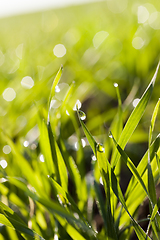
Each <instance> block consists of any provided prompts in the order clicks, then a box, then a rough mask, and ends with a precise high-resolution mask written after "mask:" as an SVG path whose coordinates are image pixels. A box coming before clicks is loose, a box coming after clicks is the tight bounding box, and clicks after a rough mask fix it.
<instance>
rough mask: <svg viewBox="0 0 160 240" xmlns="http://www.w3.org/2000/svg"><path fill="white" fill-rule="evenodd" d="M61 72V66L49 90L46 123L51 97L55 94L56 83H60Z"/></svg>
mask: <svg viewBox="0 0 160 240" xmlns="http://www.w3.org/2000/svg"><path fill="white" fill-rule="evenodd" d="M62 71H63V65H61V67H60V69H59V71H58V73H57V75H56V77H55V78H54V80H53V83H52V88H51V92H50V96H49V100H48V121H49V111H50V104H51V100H52V97H53V96H54V94H55V88H56V86H57V84H58V82H59V81H60V78H61V75H62Z"/></svg>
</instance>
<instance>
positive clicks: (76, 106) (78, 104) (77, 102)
mask: <svg viewBox="0 0 160 240" xmlns="http://www.w3.org/2000/svg"><path fill="white" fill-rule="evenodd" d="M81 106H82V103H81V102H80V101H79V100H77V101H76V104H75V105H74V107H73V110H74V111H77V110H79V109H80V108H81Z"/></svg>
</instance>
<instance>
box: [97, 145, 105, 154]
mask: <svg viewBox="0 0 160 240" xmlns="http://www.w3.org/2000/svg"><path fill="white" fill-rule="evenodd" d="M97 151H98V152H105V149H104V147H103V145H102V144H101V143H98V144H97Z"/></svg>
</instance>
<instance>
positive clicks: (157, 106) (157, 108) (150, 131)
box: [149, 99, 160, 146]
mask: <svg viewBox="0 0 160 240" xmlns="http://www.w3.org/2000/svg"><path fill="white" fill-rule="evenodd" d="M159 104H160V99H159V100H158V102H157V104H156V106H155V108H154V111H153V114H152V118H151V124H150V128H149V146H150V145H151V141H152V134H153V129H154V125H155V121H156V118H157V114H158V110H159Z"/></svg>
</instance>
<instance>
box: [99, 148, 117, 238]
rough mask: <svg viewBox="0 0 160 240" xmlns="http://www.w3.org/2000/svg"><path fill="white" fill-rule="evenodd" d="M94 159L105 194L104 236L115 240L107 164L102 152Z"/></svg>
mask: <svg viewBox="0 0 160 240" xmlns="http://www.w3.org/2000/svg"><path fill="white" fill-rule="evenodd" d="M96 157H97V161H98V165H99V170H100V173H101V176H102V180H103V184H104V190H105V193H106V215H107V219H106V232H107V233H106V235H107V237H108V239H114V240H116V239H118V238H117V233H116V229H115V226H114V218H113V215H112V211H111V199H110V197H111V195H110V185H111V183H110V178H109V169H108V164H107V160H106V157H105V154H104V152H100V151H97V154H96Z"/></svg>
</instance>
